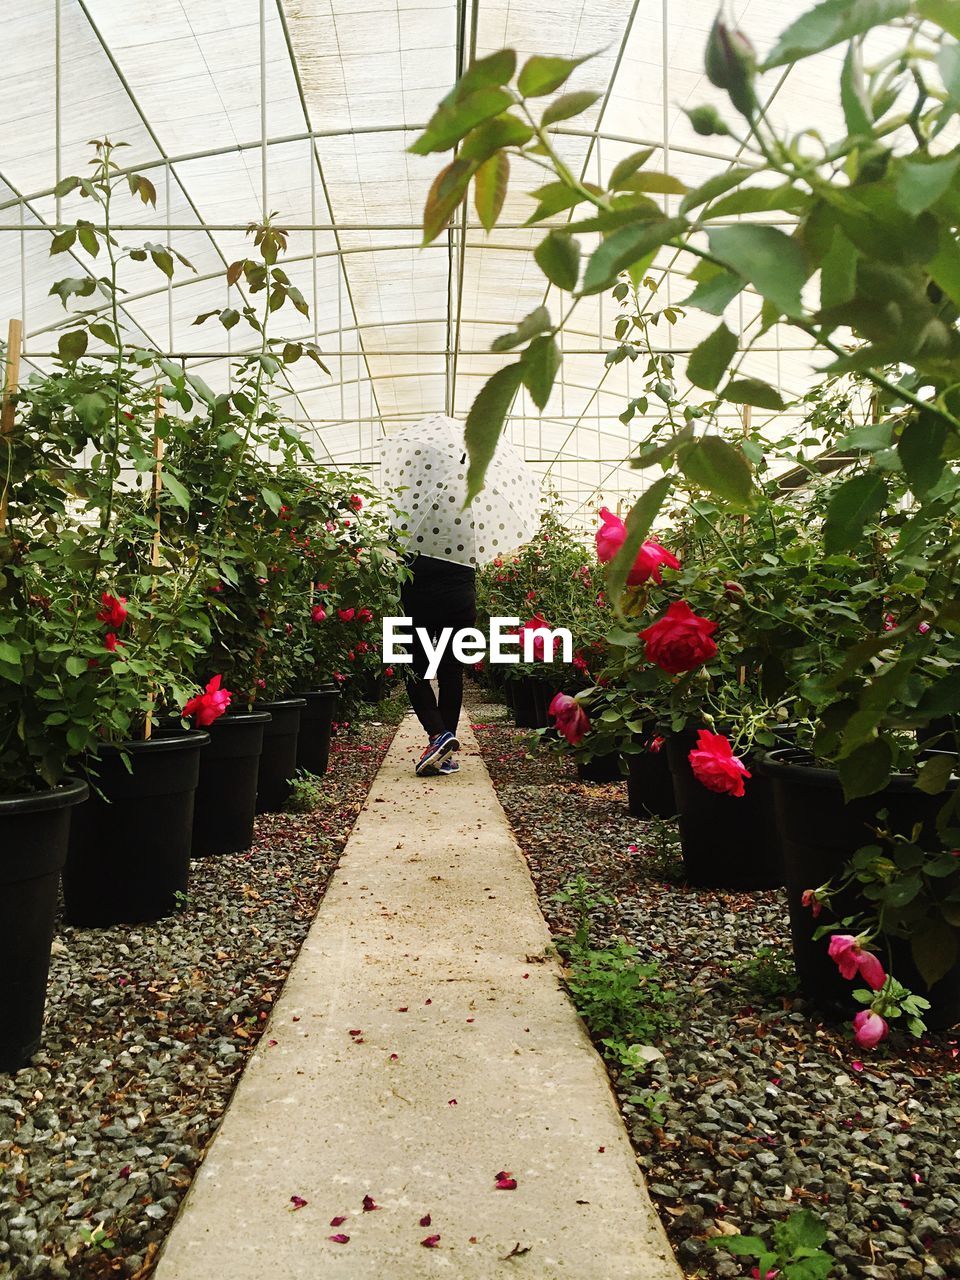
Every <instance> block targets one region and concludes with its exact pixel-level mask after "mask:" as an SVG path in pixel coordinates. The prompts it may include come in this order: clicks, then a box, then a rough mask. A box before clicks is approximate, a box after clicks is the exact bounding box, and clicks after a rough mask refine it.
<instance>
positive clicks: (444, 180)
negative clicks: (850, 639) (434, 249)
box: [423, 160, 474, 245]
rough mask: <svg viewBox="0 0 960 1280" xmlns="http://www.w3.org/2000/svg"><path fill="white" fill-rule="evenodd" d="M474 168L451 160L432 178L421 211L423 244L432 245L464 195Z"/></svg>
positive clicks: (462, 162) (461, 161)
mask: <svg viewBox="0 0 960 1280" xmlns="http://www.w3.org/2000/svg"><path fill="white" fill-rule="evenodd" d="M473 172H474V166H473V165H472V164H467V163H465V162H464V161H463V160H452V161H451V162H450V164H448V165H447V166H446V168H444V169H441V170H440V172H439V173H438V174H437V176H436V177H435V178H434V180H433V183H432V185H431V187H430V190H429V192H428V193H427V203H426V205H425V206H424V210H423V244H424V245H428V244H432V243H433V241H434V240H436V238H437V236H438V235H439V234H440V232H441V231H443V229H444V228H445V227H446V225H447V223H448V222H449V221H450V219H451V217H452V216H453V213H454V211H455V210H456V208H457V206H458V205H459V204H460V201H461V200H462V199H463V197H464V196H465V195H466V191H467V187H468V185H469V183H470V179H471V178H472V177H473Z"/></svg>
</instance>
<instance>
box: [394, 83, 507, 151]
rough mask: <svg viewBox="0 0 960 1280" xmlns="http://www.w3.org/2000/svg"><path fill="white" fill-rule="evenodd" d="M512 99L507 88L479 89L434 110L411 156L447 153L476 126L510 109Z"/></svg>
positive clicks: (411, 148)
mask: <svg viewBox="0 0 960 1280" xmlns="http://www.w3.org/2000/svg"><path fill="white" fill-rule="evenodd" d="M512 103H513V98H512V96H511V95H510V94H509V93H508V92H507V90H506V89H500V88H496V87H493V88H482V89H477V90H476V91H475V92H473V93H469V94H467V96H466V97H464V98H462V99H459V100H458V101H456V102H453V103H451V104H449V105H446V104H443V105H441V106H439V107H438V108H437V110H436V111H435V112H434V113H433V115H432V116H431V118H430V121H429V123H428V125H427V127H426V129H424V131H423V133H422V134H421V135H420V137H419V138H418V139H417V140H416V142H414V143H413V145H412V146H411V147H410V150H411V151H412V152H413V153H414V155H418V156H425V155H429V154H430V152H431V151H448V150H449V149H450V148H451V147H452V146H455V145H456V144H457V143H458V142H459V141H460V139H461V138H463V137H465V136H466V135H467V134H468V133H469V132H470V130H471V129H472V128H474V126H475V125H478V124H481V123H482V122H483V121H484V120H489V119H490V117H491V116H498V115H500V113H501V112H502V111H506V109H507V108H508V107H509V106H511V105H512Z"/></svg>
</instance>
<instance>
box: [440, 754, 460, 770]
mask: <svg viewBox="0 0 960 1280" xmlns="http://www.w3.org/2000/svg"><path fill="white" fill-rule="evenodd" d="M439 772H440V773H459V772H460V761H459V760H454V758H453V756H447V758H446V760H444V761H442V763H441V764H440V768H439Z"/></svg>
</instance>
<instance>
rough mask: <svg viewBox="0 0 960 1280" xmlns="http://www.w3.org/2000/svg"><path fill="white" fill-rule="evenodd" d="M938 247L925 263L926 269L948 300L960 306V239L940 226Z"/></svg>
mask: <svg viewBox="0 0 960 1280" xmlns="http://www.w3.org/2000/svg"><path fill="white" fill-rule="evenodd" d="M939 244H940V247H939V249H938V251H937V253H936V255H935V256H934V257H933V258H931V259H930V261H929V262H928V263H927V270H928V271H929V272H930V275H931V276H932V277H933V279H934V281H935V282H936V283H937V284H938V285H939V286H940V288H941V289H942V290H943V291H944V293H945V294H946V295H947V296H948V297H949V299H950V301H951V302H953V303H954V304H955V305H956V306H958V307H960V240H958V239H957V238H956V237H955V236H954V235H952V234H950V232H949V231H948V230H947V228H946V227H941V228H940V241H939Z"/></svg>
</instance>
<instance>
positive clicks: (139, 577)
mask: <svg viewBox="0 0 960 1280" xmlns="http://www.w3.org/2000/svg"><path fill="white" fill-rule="evenodd" d="M93 146H94V157H93V161H92V164H91V172H90V175H89V176H87V177H83V178H69V179H66V180H65V181H64V182H63V183H62V184H61V187H60V191H61V194H62V195H63V196H64V197H66V196H68V195H70V194H71V193H72V192H74V191H76V192H77V193H78V194H79V195H80V196H82V197H83V198H84V199H85V200H86V201H88V202H89V203H90V205H91V214H90V217H89V218H87V219H78V220H77V222H76V223H75V224H74V225H72V226H68V227H65V228H62V229H60V230H59V231H58V232H57V233H56V234H55V235H54V237H53V240H52V244H51V252H52V253H54V254H58V253H64V252H67V251H70V252H72V253H73V255H74V257H75V258H78V259H79V260H80V261H85V262H86V263H87V264H88V273H87V274H84V275H81V276H71V277H68V278H65V279H64V280H62V281H59V282H58V283H57V284H55V285H54V287H53V290H52V292H53V293H54V294H55V295H57V296H59V297H60V298H61V300H62V302H63V304H64V309H65V320H64V325H63V330H62V333H61V335H60V338H59V353H60V360H59V362H58V365H57V367H56V368H55V369H53V371H51V372H49V373H45V374H33V375H31V376H30V377H29V378H28V379H27V380H26V381H24V382H23V383H22V385H21V386H20V387H19V388H18V389H17V390H16V393H15V395H14V396H12V397H10V398H9V399H8V401H7V403H5V405H4V430H3V433H2V434H0V483H2V499H0V846H2V848H3V850H4V857H3V859H2V862H0V883H2V893H0V897H2V902H3V906H2V911H3V920H2V922H0V969H2V972H3V975H4V983H3V986H4V991H5V995H4V998H3V1016H2V1017H0V1068H3V1069H11V1068H15V1067H17V1066H19V1065H21V1064H22V1063H23V1062H24V1061H25V1060H26V1059H27V1058H28V1057H29V1055H30V1053H31V1052H32V1051H33V1049H34V1048H35V1047H36V1044H37V1041H38V1037H39V1034H40V1028H41V1023H42V1014H43V998H44V991H45V986H46V975H47V966H48V961H49V949H50V942H51V937H52V931H53V926H54V914H55V909H56V903H57V892H58V884H59V882H60V879H61V870H62V882H63V897H64V914H65V918H66V920H67V921H68V922H70V923H73V924H77V925H85V926H100V925H108V924H115V923H121V922H133V921H142V920H147V919H155V918H158V917H160V916H162V915H163V914H165V913H167V912H169V911H171V910H173V909H174V907H175V905H176V901H177V895H178V894H179V893H181V892H183V891H184V890H185V889H186V885H187V875H188V868H189V859H190V856H191V853H192V854H194V855H196V856H203V855H210V854H219V853H228V852H235V851H237V850H240V849H243V848H246V847H248V846H249V844H250V842H251V839H252V832H253V820H254V813H255V812H256V811H260V812H262V811H266V810H271V809H276V808H278V807H279V806H281V805H282V804H283V803H284V802H285V800H286V797H287V794H288V791H289V788H290V782H291V779H292V777H293V776H294V774H295V772H296V770H297V768H298V767H299V768H304V769H307V770H309V771H311V772H313V773H318V774H320V773H323V772H324V771H325V769H326V765H327V755H328V751H329V741H330V732H331V725H332V721H333V719H334V716H335V714H336V711H335V708H336V707H337V706H338V705H339V706H340V708H341V710H340V712H339V718H340V719H341V720H346V719H349V718H350V715H351V710H350V708H351V706H353V705H355V704H356V702H357V701H359V700H360V699H363V698H369V697H373V696H375V695H376V694H377V692H378V685H379V682H380V679H381V677H382V664H381V663H380V656H379V650H378V645H379V618H380V615H381V614H382V613H383V612H393V611H395V603H396V601H397V599H398V598H399V588H400V583H401V581H402V579H403V576H404V573H405V570H404V568H403V565H402V561H401V560H400V558H399V556H398V554H397V548H396V545H395V542H394V540H393V538H392V535H391V534H390V531H389V524H388V510H387V508H386V506H385V505H384V504H382V503H379V504H371V502H370V499H371V498H372V497H373V494H372V491H371V490H370V488H369V487H368V485H367V482H366V481H365V480H363V479H360V478H358V477H356V476H352V475H349V474H345V473H340V472H337V471H334V470H332V469H329V468H326V467H323V466H321V465H320V464H319V463H318V461H317V459H316V458H315V456H314V453H313V449H312V447H311V445H310V442H309V441H308V440H307V439H306V438H305V437H304V435H303V434H302V432H301V431H300V430H298V428H297V427H296V426H295V425H294V424H293V423H292V422H290V421H288V420H287V419H286V418H285V417H284V416H283V414H282V413H281V412H280V411H279V410H278V409H277V407H276V405H275V404H274V403H273V401H272V399H271V394H270V393H271V387H272V385H273V384H274V383H275V382H276V381H277V380H281V379H282V378H283V377H284V375H285V370H286V369H287V368H288V366H289V365H290V364H291V363H293V362H295V361H297V360H300V359H308V358H311V357H312V358H314V359H316V360H317V361H318V362H319V363H321V364H322V358H321V357H320V355H319V352H317V351H316V350H315V349H314V348H313V347H312V346H311V345H310V344H308V343H304V342H300V341H287V340H285V339H283V338H279V337H274V336H273V334H272V331H271V329H272V325H273V324H274V323H275V317H276V316H277V314H278V313H279V315H280V316H281V317H282V315H283V311H284V309H285V308H286V309H287V310H289V309H290V308H293V309H294V310H295V311H296V312H299V313H305V311H306V304H305V303H304V301H303V298H302V296H301V295H300V294H299V291H298V290H297V289H296V287H295V286H294V285H293V284H292V282H291V281H290V279H289V277H288V276H287V275H286V273H285V272H284V270H283V268H282V266H281V258H282V254H283V250H284V248H285V245H286V236H285V233H284V232H283V231H282V230H281V229H279V228H277V227H275V226H273V225H271V224H270V223H266V224H264V225H262V226H258V227H255V228H252V229H251V234H252V237H253V250H252V253H251V256H250V257H247V258H243V259H241V260H240V261H238V262H236V263H233V264H232V265H231V266H230V267H229V269H228V273H227V282H228V285H229V287H230V290H231V295H232V296H233V297H234V298H235V305H234V306H228V307H226V308H224V309H223V310H221V311H219V312H217V313H212V314H211V315H209V316H206V317H200V318H199V322H210V321H213V322H216V323H219V324H220V325H222V326H223V327H224V328H225V329H227V330H230V329H233V328H234V327H235V326H237V325H241V326H245V327H246V329H247V330H248V331H249V333H250V334H251V335H252V338H251V344H252V350H251V352H250V353H249V354H246V355H244V356H241V357H238V358H237V359H236V360H235V361H233V364H232V368H231V376H230V386H229V389H228V390H226V391H219V392H215V391H214V390H212V389H211V388H210V387H209V386H207V384H206V383H205V382H204V381H203V379H202V378H200V377H199V376H198V375H196V374H194V373H192V372H190V371H188V370H187V369H185V368H184V367H182V366H181V365H180V364H178V363H175V362H171V361H170V360H168V359H166V358H165V357H163V356H162V355H160V354H159V353H158V352H155V351H152V350H148V349H146V348H144V347H143V346H142V345H140V341H141V340H140V337H139V335H138V334H137V333H135V332H134V331H133V330H132V329H131V327H130V325H129V323H128V319H127V317H126V314H125V310H124V298H125V293H126V291H125V288H124V283H123V281H124V279H125V273H126V272H128V271H130V270H134V269H136V265H137V264H140V263H144V262H147V263H148V264H149V263H150V262H152V264H153V266H154V267H155V268H156V269H157V270H158V271H160V272H161V273H162V275H163V276H165V277H169V276H171V275H173V273H174V272H175V271H180V270H190V269H191V268H190V266H189V263H187V262H185V260H183V259H180V258H178V255H176V254H175V253H173V251H172V250H170V249H169V248H168V247H167V246H165V245H161V244H153V243H151V244H147V245H143V246H137V247H133V248H129V247H126V246H124V245H123V244H121V243H120V241H119V240H118V237H117V235H116V234H115V233H114V231H113V230H112V227H113V225H114V224H115V223H116V222H118V221H119V220H121V217H122V208H123V203H124V201H126V202H128V203H129V202H130V201H145V202H148V203H149V202H152V201H153V199H154V198H155V193H154V192H153V189H152V187H151V185H150V183H149V180H148V179H146V178H143V177H140V176H137V175H135V174H126V173H123V172H122V171H121V169H120V167H119V165H118V163H117V160H116V148H115V146H114V145H113V144H112V143H110V142H109V141H101V142H97V143H95V144H93ZM241 345H242V344H241ZM14 354H15V353H8V357H9V358H10V359H13V358H14Z"/></svg>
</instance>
